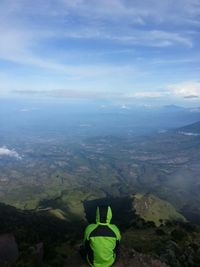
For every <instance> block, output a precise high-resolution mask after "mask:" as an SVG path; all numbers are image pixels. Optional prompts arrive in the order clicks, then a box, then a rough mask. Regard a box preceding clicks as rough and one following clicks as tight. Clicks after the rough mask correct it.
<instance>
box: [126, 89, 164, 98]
mask: <svg viewBox="0 0 200 267" xmlns="http://www.w3.org/2000/svg"><path fill="white" fill-rule="evenodd" d="M165 95H168V92H151V91H149V92H134V93H129V94H126V95H125V97H128V98H160V97H163V96H165Z"/></svg>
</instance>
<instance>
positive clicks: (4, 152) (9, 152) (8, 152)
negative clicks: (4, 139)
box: [0, 147, 21, 159]
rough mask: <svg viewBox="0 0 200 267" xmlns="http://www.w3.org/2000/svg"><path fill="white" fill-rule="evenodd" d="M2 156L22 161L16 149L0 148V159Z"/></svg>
mask: <svg viewBox="0 0 200 267" xmlns="http://www.w3.org/2000/svg"><path fill="white" fill-rule="evenodd" d="M1 156H9V157H14V158H17V159H21V156H20V155H19V154H18V153H17V152H16V151H15V150H14V149H8V148H6V147H0V157H1Z"/></svg>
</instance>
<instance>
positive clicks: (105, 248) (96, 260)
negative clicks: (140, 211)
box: [83, 206, 121, 267]
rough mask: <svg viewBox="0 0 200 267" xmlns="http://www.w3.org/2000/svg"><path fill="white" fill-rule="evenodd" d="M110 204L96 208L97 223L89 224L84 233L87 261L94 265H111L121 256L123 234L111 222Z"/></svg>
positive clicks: (105, 266) (93, 266)
mask: <svg viewBox="0 0 200 267" xmlns="http://www.w3.org/2000/svg"><path fill="white" fill-rule="evenodd" d="M111 219H112V210H111V207H110V206H99V207H97V209H96V223H95V224H89V225H88V226H87V227H86V229H85V233H84V242H83V249H84V254H85V258H86V259H87V262H88V263H89V265H90V266H92V267H110V266H112V265H113V264H114V263H115V262H116V259H117V257H118V256H119V243H120V239H121V234H120V231H119V229H118V227H117V226H116V225H114V224H111V223H110V222H111Z"/></svg>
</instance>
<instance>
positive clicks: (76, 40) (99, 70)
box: [0, 0, 200, 106]
mask: <svg viewBox="0 0 200 267" xmlns="http://www.w3.org/2000/svg"><path fill="white" fill-rule="evenodd" d="M199 32H200V0H163V1H161V0H143V1H141V0H35V1H31V0H0V95H1V96H15V95H17V96H23V95H28V96H35V95H37V96H50V97H60V98H81V99H85V98H86V99H112V100H115V101H121V103H128V102H134V101H140V102H141V103H150V104H152V103H169V104H179V103H182V104H186V105H187V104H188V105H196V106H198V105H199V101H200V79H199V73H200V34H199Z"/></svg>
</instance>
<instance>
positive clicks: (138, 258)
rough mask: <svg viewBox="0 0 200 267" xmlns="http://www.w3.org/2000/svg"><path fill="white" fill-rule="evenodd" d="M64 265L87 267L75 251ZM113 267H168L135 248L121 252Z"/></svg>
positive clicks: (67, 266)
mask: <svg viewBox="0 0 200 267" xmlns="http://www.w3.org/2000/svg"><path fill="white" fill-rule="evenodd" d="M64 267H88V265H87V264H86V263H85V262H84V261H83V260H82V258H81V256H80V254H79V253H78V252H77V253H76V254H75V255H74V256H73V257H71V258H69V259H67V260H66V262H65V265H64ZM113 267H170V266H169V265H167V264H165V263H163V262H161V261H160V260H159V259H154V258H152V257H151V256H149V255H144V254H142V253H138V252H136V251H135V250H132V251H129V252H122V255H121V257H120V259H119V261H118V262H116V263H115V265H114V266H113Z"/></svg>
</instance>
